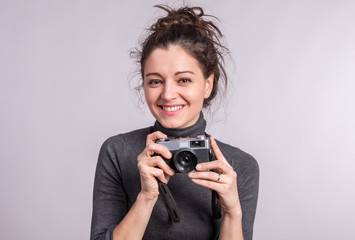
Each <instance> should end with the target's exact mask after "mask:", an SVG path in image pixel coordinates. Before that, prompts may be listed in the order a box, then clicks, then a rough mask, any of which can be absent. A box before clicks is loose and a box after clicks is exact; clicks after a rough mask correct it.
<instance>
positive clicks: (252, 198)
mask: <svg viewBox="0 0 355 240" xmlns="http://www.w3.org/2000/svg"><path fill="white" fill-rule="evenodd" d="M246 159H247V161H245V162H244V163H243V165H244V166H243V171H241V172H240V173H238V170H237V174H238V175H237V176H238V177H237V178H238V179H237V181H238V193H239V199H240V204H241V207H242V211H243V217H242V224H243V235H244V240H252V239H253V227H254V220H255V213H256V205H257V201H258V190H259V165H258V163H257V162H256V160H255V159H254V158H253V157H252V156H250V155H248V156H247V158H246Z"/></svg>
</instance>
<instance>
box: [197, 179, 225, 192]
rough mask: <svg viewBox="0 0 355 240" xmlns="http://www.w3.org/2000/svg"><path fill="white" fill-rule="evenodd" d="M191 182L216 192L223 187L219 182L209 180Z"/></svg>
mask: <svg viewBox="0 0 355 240" xmlns="http://www.w3.org/2000/svg"><path fill="white" fill-rule="evenodd" d="M191 181H193V182H194V183H196V184H198V185H200V186H202V187H206V188H208V189H211V190H215V191H217V192H218V189H219V188H220V187H221V184H219V183H218V182H215V181H209V180H205V179H197V178H194V179H191Z"/></svg>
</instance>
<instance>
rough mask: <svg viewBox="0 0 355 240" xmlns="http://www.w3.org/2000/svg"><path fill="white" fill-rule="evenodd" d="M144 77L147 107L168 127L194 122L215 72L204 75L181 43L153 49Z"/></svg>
mask: <svg viewBox="0 0 355 240" xmlns="http://www.w3.org/2000/svg"><path fill="white" fill-rule="evenodd" d="M143 77H144V79H143V86H144V94H145V99H146V101H147V104H148V107H149V109H150V111H151V113H152V114H153V116H154V117H155V119H156V120H158V121H159V122H160V123H161V124H162V125H163V126H164V127H166V128H185V127H189V126H191V125H193V124H195V123H196V122H197V120H198V118H199V116H200V112H201V110H202V106H203V101H204V99H205V98H208V97H209V96H210V94H211V90H212V87H213V74H211V76H209V77H208V78H207V79H206V78H204V75H203V73H202V70H201V68H200V66H199V63H198V61H197V60H196V59H195V58H193V57H192V56H191V55H189V54H188V53H187V52H186V51H185V50H184V49H183V48H181V47H178V46H170V47H168V48H167V49H163V48H157V49H155V50H153V51H152V53H151V54H150V56H149V57H148V58H147V60H146V62H145V65H144V76H143Z"/></svg>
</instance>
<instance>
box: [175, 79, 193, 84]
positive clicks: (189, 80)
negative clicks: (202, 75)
mask: <svg viewBox="0 0 355 240" xmlns="http://www.w3.org/2000/svg"><path fill="white" fill-rule="evenodd" d="M178 82H179V83H182V84H187V83H190V82H191V79H190V78H180V79H179V80H178Z"/></svg>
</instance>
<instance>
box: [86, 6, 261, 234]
mask: <svg viewBox="0 0 355 240" xmlns="http://www.w3.org/2000/svg"><path fill="white" fill-rule="evenodd" d="M158 7H160V8H162V9H163V10H165V11H166V12H167V15H166V16H165V17H162V18H160V19H159V20H158V21H157V22H156V23H155V24H153V26H152V27H151V28H150V35H149V36H148V37H147V39H146V40H145V42H144V43H143V44H142V51H141V52H139V57H140V59H139V62H140V64H141V75H142V86H143V89H144V94H145V99H146V103H147V105H148V106H149V109H150V111H151V113H152V114H153V116H154V117H155V119H156V122H155V124H154V126H152V127H148V128H144V129H139V130H135V131H132V132H129V133H125V134H119V135H117V136H114V137H111V138H109V139H108V140H107V141H106V142H105V143H104V144H103V146H102V148H101V151H100V154H99V160H98V164H97V169H96V175H95V186H94V205H93V217H92V229H91V239H107V240H108V239H114V240H116V239H142V238H143V239H182V238H185V239H195V240H198V239H201V240H206V239H252V231H253V222H254V217H255V210H256V203H257V196H258V181H259V179H258V177H259V169H258V165H257V163H256V161H255V160H254V158H253V157H251V156H250V155H248V154H247V153H245V152H243V151H241V150H239V149H237V148H234V147H232V146H230V145H227V144H224V143H222V142H219V141H216V140H214V138H213V137H211V138H210V142H211V148H212V150H213V152H214V155H215V159H216V160H213V161H203V162H202V163H199V164H198V165H197V166H196V169H195V170H196V171H192V172H189V173H188V174H184V173H176V171H174V169H172V167H170V166H171V165H168V164H167V162H166V161H165V160H164V159H170V158H171V157H172V154H171V152H170V151H169V150H168V148H167V147H166V146H163V145H161V144H159V143H157V140H158V139H164V138H167V137H196V136H198V135H206V133H205V128H206V121H205V120H204V117H203V114H202V108H203V107H207V106H209V104H210V103H211V101H212V100H213V98H214V97H215V96H216V94H217V92H218V83H219V80H220V79H224V80H225V83H226V81H227V78H226V75H225V71H224V68H223V64H222V63H223V55H222V51H223V50H226V48H224V47H223V46H222V45H221V44H220V41H219V37H221V33H220V31H219V29H218V28H217V27H216V26H215V25H214V24H213V22H211V21H207V20H205V17H206V15H205V14H204V13H203V10H202V9H201V8H198V7H193V8H189V7H183V8H180V9H177V10H173V9H171V8H168V7H164V6H158ZM210 170H211V171H210ZM158 181H160V182H162V183H167V184H168V186H169V188H170V190H171V193H172V195H173V197H174V199H175V202H176V206H177V207H178V210H179V212H180V222H179V223H174V222H173V221H172V220H171V219H170V218H169V215H168V213H167V210H166V207H165V205H164V202H163V201H162V199H161V197H159V196H160V194H159V188H158ZM211 190H213V191H215V192H217V194H218V201H219V203H220V206H221V208H222V212H223V214H222V215H223V217H222V218H220V219H218V218H214V217H213V216H212V213H211Z"/></svg>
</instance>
